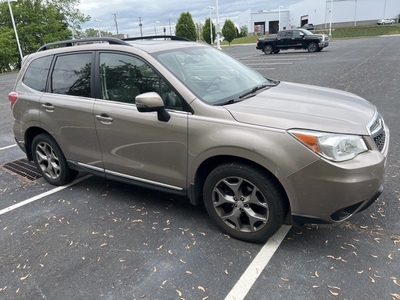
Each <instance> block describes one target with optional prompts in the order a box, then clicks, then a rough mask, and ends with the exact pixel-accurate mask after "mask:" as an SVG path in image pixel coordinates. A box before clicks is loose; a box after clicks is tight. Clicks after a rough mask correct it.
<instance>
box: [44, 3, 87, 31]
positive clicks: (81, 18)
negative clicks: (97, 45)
mask: <svg viewBox="0 0 400 300" xmlns="http://www.w3.org/2000/svg"><path fill="white" fill-rule="evenodd" d="M36 1H39V2H40V1H42V2H43V3H44V4H45V5H49V4H52V5H54V6H55V7H56V8H57V10H58V11H59V12H60V13H62V14H63V15H64V16H65V21H66V22H67V23H68V25H69V27H70V28H71V30H72V35H73V36H74V37H81V36H84V33H83V32H82V27H81V25H82V24H83V23H86V22H88V21H90V18H91V17H90V16H85V15H84V14H83V13H81V12H80V11H79V9H77V8H76V6H78V5H79V3H80V0H36Z"/></svg>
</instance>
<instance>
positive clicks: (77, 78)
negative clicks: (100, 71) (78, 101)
mask: <svg viewBox="0 0 400 300" xmlns="http://www.w3.org/2000/svg"><path fill="white" fill-rule="evenodd" d="M91 60H92V54H91V53H77V54H71V55H64V56H59V57H57V60H56V63H55V65H54V70H53V75H52V92H53V93H55V94H65V95H71V96H80V97H90V96H91V91H90V78H91V76H90V72H91Z"/></svg>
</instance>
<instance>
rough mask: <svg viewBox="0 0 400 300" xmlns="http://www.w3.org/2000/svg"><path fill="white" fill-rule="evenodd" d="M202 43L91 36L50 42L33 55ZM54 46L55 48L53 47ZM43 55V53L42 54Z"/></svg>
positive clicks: (167, 38) (159, 48) (165, 38)
mask: <svg viewBox="0 0 400 300" xmlns="http://www.w3.org/2000/svg"><path fill="white" fill-rule="evenodd" d="M200 45H202V44H200V43H196V42H193V41H189V40H186V39H184V38H180V37H176V36H149V37H140V38H128V39H117V38H113V37H103V38H99V37H93V38H84V39H74V40H64V41H58V42H52V43H48V44H45V45H43V46H41V47H40V48H39V49H38V51H37V53H38V54H36V55H34V56H35V57H38V56H42V55H41V54H39V53H46V54H45V55H49V54H58V53H68V52H76V51H82V50H92V51H93V50H105V49H108V50H110V49H114V50H127V49H129V48H127V47H135V48H138V49H141V50H143V51H145V52H147V53H153V52H158V51H163V50H170V49H177V48H184V47H193V46H200ZM54 47H55V48H54ZM43 56H44V55H43Z"/></svg>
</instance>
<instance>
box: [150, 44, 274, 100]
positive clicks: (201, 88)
mask: <svg viewBox="0 0 400 300" xmlns="http://www.w3.org/2000/svg"><path fill="white" fill-rule="evenodd" d="M153 55H154V56H155V57H156V58H157V59H158V60H159V61H160V62H161V63H162V64H163V65H164V66H165V67H166V68H168V70H169V71H170V72H171V73H173V74H174V75H175V76H176V77H177V78H178V79H179V80H180V81H182V83H183V84H185V85H186V86H187V87H188V88H189V89H190V90H191V91H192V92H193V93H194V94H195V95H196V96H197V97H198V98H199V99H200V100H202V101H204V102H206V103H208V104H211V105H221V104H224V103H227V102H229V103H233V102H236V101H241V100H243V97H240V96H241V95H243V94H244V93H247V92H249V91H251V90H253V89H254V88H255V87H259V86H264V85H267V86H273V85H275V84H276V83H274V82H273V81H270V80H268V79H266V78H265V77H263V76H262V75H261V74H259V73H257V72H255V71H253V70H252V69H250V68H249V67H247V66H245V65H243V64H242V63H240V62H238V61H237V60H235V59H233V58H232V57H230V56H229V55H227V54H224V53H223V52H222V51H219V50H216V49H214V48H213V47H209V46H205V47H199V46H197V47H191V48H179V49H173V50H168V51H164V52H158V53H155V54H153Z"/></svg>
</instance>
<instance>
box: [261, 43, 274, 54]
mask: <svg viewBox="0 0 400 300" xmlns="http://www.w3.org/2000/svg"><path fill="white" fill-rule="evenodd" d="M273 50H274V49H273V48H272V46H271V45H267V46H265V47H264V49H263V52H264V53H265V54H271V53H272V51H273Z"/></svg>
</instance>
